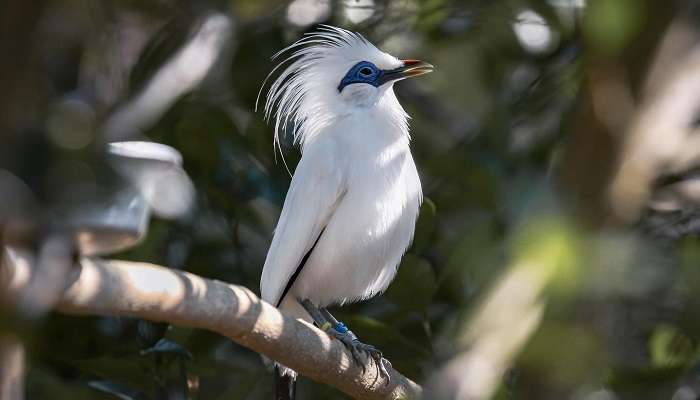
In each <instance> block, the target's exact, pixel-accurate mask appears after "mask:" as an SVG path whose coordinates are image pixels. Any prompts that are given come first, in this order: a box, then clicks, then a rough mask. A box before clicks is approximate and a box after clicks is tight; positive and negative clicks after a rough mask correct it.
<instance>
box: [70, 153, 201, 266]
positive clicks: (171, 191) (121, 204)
mask: <svg viewBox="0 0 700 400" xmlns="http://www.w3.org/2000/svg"><path fill="white" fill-rule="evenodd" d="M108 160H109V163H110V164H111V165H112V166H113V167H114V169H115V170H116V171H117V172H118V173H119V174H120V175H121V177H122V178H124V179H123V180H122V181H120V182H119V183H117V184H116V185H115V186H114V187H110V188H109V191H110V194H109V195H107V196H104V197H101V198H99V199H97V200H95V201H94V202H92V203H90V204H88V205H87V206H80V207H79V208H77V209H73V210H72V211H71V212H70V213H69V215H68V217H67V221H66V224H67V226H68V229H69V230H70V231H72V232H74V239H75V241H76V243H77V246H78V249H79V251H80V254H82V255H104V254H109V253H114V252H117V251H121V250H124V249H127V248H129V247H131V246H134V245H136V244H137V243H138V242H139V241H140V240H141V239H143V237H144V236H145V235H146V232H147V231H148V221H149V218H150V215H151V211H153V213H155V214H156V215H158V216H161V217H164V218H175V217H180V216H183V215H184V214H186V213H187V212H188V211H189V209H190V206H191V205H192V201H193V198H194V188H193V185H192V182H191V181H190V179H189V178H188V177H187V174H186V173H185V171H184V170H183V169H182V167H181V166H180V164H181V163H182V156H181V155H180V153H179V152H178V151H177V150H175V149H173V148H172V147H170V146H166V145H163V144H159V143H153V142H118V143H111V144H109V146H108Z"/></svg>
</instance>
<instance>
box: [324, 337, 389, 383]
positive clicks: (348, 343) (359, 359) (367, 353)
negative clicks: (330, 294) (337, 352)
mask: <svg viewBox="0 0 700 400" xmlns="http://www.w3.org/2000/svg"><path fill="white" fill-rule="evenodd" d="M328 334H329V335H330V336H331V337H333V338H334V339H337V340H338V341H340V342H341V343H342V344H343V345H345V348H347V349H348V350H350V353H351V354H352V358H353V360H354V361H355V363H356V364H358V365H359V366H361V367H362V373H363V374H364V373H365V372H366V370H367V363H366V362H365V360H368V359H369V358H371V359H372V361H373V362H374V365H375V366H376V368H377V374H378V375H380V376H383V377H384V378H386V383H387V384H388V383H389V381H390V380H391V376H390V375H389V371H388V369H387V366H388V367H391V362H389V360H387V359H386V358H384V354H383V353H382V352H381V351H380V350H379V349H377V348H376V347H374V346H372V345H370V344H365V343H362V342H360V341H359V340H358V339H357V336H355V334H353V333H352V331H347V332H344V333H341V332H338V331H337V330H335V329H333V328H331V329H328ZM363 356H364V357H365V359H363Z"/></svg>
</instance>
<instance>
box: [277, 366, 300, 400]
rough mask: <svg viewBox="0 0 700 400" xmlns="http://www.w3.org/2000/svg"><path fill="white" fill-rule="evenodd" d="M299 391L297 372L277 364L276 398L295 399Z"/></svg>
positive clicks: (280, 399)
mask: <svg viewBox="0 0 700 400" xmlns="http://www.w3.org/2000/svg"><path fill="white" fill-rule="evenodd" d="M296 391H297V374H296V373H294V372H293V371H291V370H289V369H288V368H285V367H282V366H280V365H279V364H275V400H294V398H295V397H296Z"/></svg>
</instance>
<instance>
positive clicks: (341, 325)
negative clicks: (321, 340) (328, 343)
mask: <svg viewBox="0 0 700 400" xmlns="http://www.w3.org/2000/svg"><path fill="white" fill-rule="evenodd" d="M335 330H336V331H337V332H338V333H346V332H347V331H348V327H347V326H345V324H344V323H342V322H338V323H337V324H336V325H335Z"/></svg>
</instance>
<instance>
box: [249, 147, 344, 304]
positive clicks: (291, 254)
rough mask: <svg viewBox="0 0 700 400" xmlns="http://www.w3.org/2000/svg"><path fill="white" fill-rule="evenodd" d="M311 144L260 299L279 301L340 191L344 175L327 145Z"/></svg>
mask: <svg viewBox="0 0 700 400" xmlns="http://www.w3.org/2000/svg"><path fill="white" fill-rule="evenodd" d="M319 147H320V146H318V147H316V148H314V147H311V148H309V149H308V150H309V151H305V152H304V155H303V156H302V158H301V161H299V164H298V165H297V168H296V171H295V172H294V177H293V178H292V183H291V185H290V187H289V191H288V192H287V197H286V199H285V200H284V206H283V207H282V214H281V215H280V219H279V222H278V223H277V228H276V229H275V235H274V237H273V239H272V244H271V245H270V250H269V251H268V253H267V259H266V260H265V266H264V267H263V272H262V277H261V279H260V292H261V295H262V298H263V300H265V301H267V302H269V303H271V304H273V305H278V303H279V301H280V300H281V296H282V295H283V292H284V291H285V288H286V287H287V284H288V283H289V281H290V279H292V278H293V276H295V272H297V273H298V271H297V268H298V267H300V264H301V263H302V261H305V256H306V254H307V253H308V252H309V250H310V249H311V248H312V247H313V246H314V245H315V244H316V241H317V240H318V238H319V236H320V234H321V233H322V232H323V229H324V228H325V226H326V224H327V222H328V220H329V218H330V217H331V215H332V214H333V211H335V208H336V206H337V205H338V203H339V201H340V199H341V198H342V195H343V193H344V188H343V176H342V173H341V171H340V169H339V168H338V165H337V160H334V159H333V155H332V152H329V151H324V150H327V149H323V148H319Z"/></svg>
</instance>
